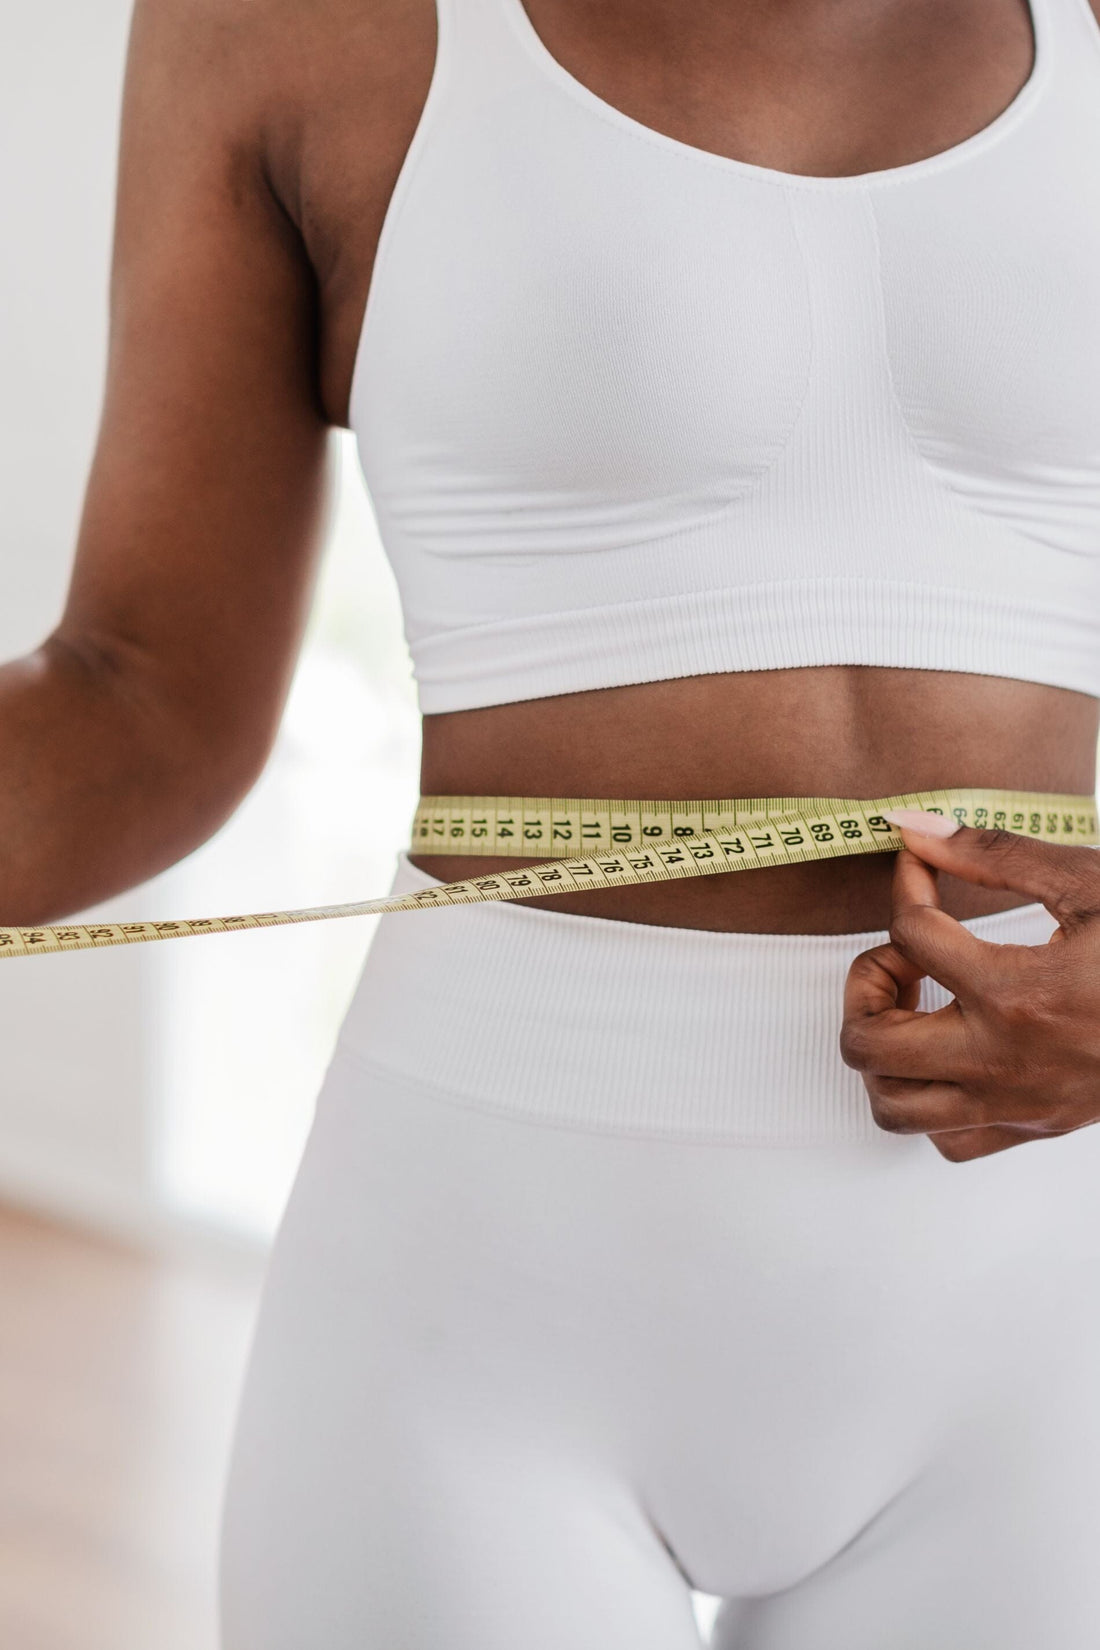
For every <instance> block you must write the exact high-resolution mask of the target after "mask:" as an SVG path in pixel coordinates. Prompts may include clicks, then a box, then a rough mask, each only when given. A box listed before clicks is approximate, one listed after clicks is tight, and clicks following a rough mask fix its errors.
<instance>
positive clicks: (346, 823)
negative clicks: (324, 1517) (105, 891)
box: [0, 0, 419, 1650]
mask: <svg viewBox="0 0 1100 1650" xmlns="http://www.w3.org/2000/svg"><path fill="white" fill-rule="evenodd" d="M128 20H129V0H35V4H34V5H33V6H25V5H16V4H15V0H0V157H2V159H3V163H4V176H5V180H6V184H5V199H4V246H3V258H2V260H0V386H2V393H0V497H2V499H3V512H2V515H0V657H3V658H10V657H12V656H14V655H16V654H19V653H22V652H25V651H26V650H28V649H29V648H32V647H33V646H35V645H36V644H37V643H38V642H39V641H40V640H41V639H42V637H43V636H44V635H45V633H46V632H47V631H48V630H49V628H50V627H51V626H52V624H53V623H54V622H55V620H56V618H57V616H58V613H59V611H60V607H61V603H62V599H63V595H64V590H65V585H66V582H67V577H68V571H69V565H70V561H71V555H72V549H73V544H74V539H75V531H76V525H77V519H78V513H79V509H80V504H81V496H82V491H83V485H84V480H85V476H86V473H87V469H88V464H89V461H90V456H91V448H92V442H93V439H94V434H95V427H96V421H97V416H98V410H99V402H100V396H101V389H102V377H103V369H104V359H105V348H106V286H107V273H108V259H109V243H110V234H111V225H112V212H113V195H114V171H115V153H116V142H117V121H118V109H119V98H120V90H121V77H122V69H123V59H124V53H125V45H126V33H127V28H128ZM334 442H335V443H336V445H337V446H338V448H339V455H338V457H339V462H338V466H337V470H338V478H339V479H338V483H337V487H336V498H335V501H334V509H333V514H332V526H331V533H330V539H329V543H328V546H327V550H326V554H325V561H324V567H323V571H322V576H321V581H320V586H319V589H318V592H317V599H316V603H315V607H314V611H313V615H312V621H311V625H310V629H309V635H308V640H307V642H306V646H305V649H304V651H303V654H302V658H301V663H300V666H299V669H298V672H297V676H296V679H295V682H294V687H293V691H292V694H291V698H290V702H289V705H288V708H287V713H286V716H285V719H284V724H283V729H282V732H281V735H280V738H279V741H278V746H277V748H276V750H275V753H274V756H273V758H272V760H271V762H270V765H269V767H268V769H267V771H266V773H265V775H264V777H263V779H262V780H261V782H260V784H259V785H258V786H257V787H256V789H255V791H254V792H253V793H252V795H251V796H250V797H249V799H248V800H247V802H246V803H245V805H244V806H243V807H242V809H241V810H240V812H239V813H238V814H237V815H236V817H235V818H234V819H233V820H232V821H231V822H230V823H229V824H228V825H227V826H226V827H225V828H224V829H223V830H222V831H221V832H220V833H219V834H218V836H217V837H216V838H214V839H213V840H212V841H211V842H210V843H208V844H207V845H206V846H205V847H203V848H202V849H201V850H200V851H199V852H198V853H196V854H194V855H193V856H192V857H191V858H190V859H188V860H187V861H186V862H185V863H183V864H181V865H180V866H178V867H176V868H174V869H173V870H172V871H171V872H170V873H168V874H167V875H165V876H162V877H159V878H157V879H156V881H155V882H152V883H150V884H148V885H147V886H145V887H143V888H140V889H136V890H134V891H133V892H131V893H130V894H127V895H126V896H125V898H123V899H119V900H118V901H114V902H111V904H110V905H108V906H103V907H99V908H98V909H97V913H96V914H97V915H99V914H103V915H106V914H112V915H115V916H118V915H120V914H123V913H125V914H126V915H132V916H142V917H145V916H154V917H156V916H159V917H165V916H187V915H203V914H212V913H216V912H233V911H248V910H262V909H265V908H271V907H272V906H293V905H304V904H317V903H323V902H325V901H329V900H337V899H351V898H361V897H366V896H367V895H368V894H376V893H381V892H384V891H385V889H386V887H387V886H388V883H389V880H390V876H391V874H392V868H393V856H394V854H395V852H396V850H397V848H398V847H399V846H401V845H402V843H403V841H404V840H405V838H406V833H407V829H408V823H409V820H410V817H411V813H412V808H413V805H414V803H415V799H416V770H417V762H418V756H419V748H418V734H417V722H416V714H415V697H414V693H413V688H412V683H411V676H410V671H409V664H408V659H407V656H406V653H405V649H404V645H403V641H402V635H401V623H400V614H399V610H398V606H397V600H396V594H395V591H394V588H393V584H392V581H391V579H390V576H389V573H388V570H387V568H386V565H385V562H384V560H383V558H382V554H381V551H380V549H379V546H378V542H377V537H376V534H375V531H374V526H373V521H372V518H371V514H370V509H369V506H368V503H367V500H366V498H365V495H364V492H363V487H362V480H361V476H360V472H359V468H358V463H357V460H356V458H355V454H354V451H353V449H351V447H350V446H349V445H348V444H347V441H346V440H345V439H344V438H342V437H334ZM369 937H370V923H369V921H367V920H363V919H354V920H351V921H346V922H333V923H326V924H320V925H310V926H308V927H302V928H297V929H290V930H287V931H283V932H278V933H260V934H240V935H230V936H226V937H224V938H223V939H221V940H216V941H213V942H210V941H203V940H199V941H195V942H192V943H191V944H180V945H178V946H175V947H172V946H163V947H141V948H135V949H134V950H133V951H124V952H116V951H110V952H101V953H85V954H82V955H78V956H68V957H43V958H39V959H36V960H35V961H33V962H30V963H27V964H25V965H23V964H17V965H16V966H14V967H13V968H11V969H10V970H6V971H5V972H4V975H3V977H2V979H0V1642H3V1643H4V1644H9V1645H12V1646H18V1647H19V1650H139V1647H140V1650H214V1645H215V1642H216V1634H215V1625H214V1622H215V1617H214V1556H215V1538H216V1527H217V1509H218V1499H219V1495H220V1484H221V1475H222V1471H223V1465H224V1457H225V1452H226V1449H227V1445H228V1439H229V1434H230V1428H231V1424H232V1416H233V1409H234V1405H235V1402H236V1395H237V1388H238V1384H239V1380H240V1376H241V1370H242V1365H243V1359H244V1356H245V1353H246V1350H247V1344H248V1338H249V1333H250V1329H251V1324H252V1320H253V1315H254V1311H255V1303H256V1297H257V1289H258V1285H259V1281H260V1277H261V1275H262V1266H263V1260H264V1253H265V1248H266V1246H267V1244H268V1241H269V1239H270V1237H271V1234H272V1231H273V1229H274V1227H275V1225H276V1222H277V1220H278V1218H279V1214H280V1211H281V1209H282V1206H283V1203H284V1201H285V1198H286V1195H287V1192H288V1189H289V1185H290V1181H291V1178H292V1176H293V1173H294V1168H295V1164H296V1161H297V1158H298V1156H299V1153H300V1151H301V1148H302V1144H303V1141H304V1137H305V1133H306V1131H307V1129H308V1127H309V1122H310V1116H311V1112H312V1108H313V1103H314V1100H315V1097H316V1094H317V1090H318V1088H319V1085H320V1081H321V1077H322V1074H323V1071H324V1068H325V1064H326V1062H327V1059H328V1056H329V1053H330V1050H331V1047H332V1044H333V1041H334V1038H335V1034H336V1029H337V1026H338V1023H339V1021H340V1018H341V1015H342V1013H343V1010H344V1007H345V1005H346V1003H347V1001H348V999H349V997H350V995H351V992H352V989H353V986H354V983H355V978H356V974H357V971H358V968H359V966H360V963H361V960H362V956H363V953H364V950H365V948H366V945H367V942H368V940H369Z"/></svg>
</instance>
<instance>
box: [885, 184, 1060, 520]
mask: <svg viewBox="0 0 1100 1650" xmlns="http://www.w3.org/2000/svg"><path fill="white" fill-rule="evenodd" d="M864 198H865V200H866V203H867V210H868V215H869V217H870V222H871V231H872V234H873V236H874V243H875V271H874V275H875V293H876V297H877V299H878V333H879V348H880V350H881V354H882V365H883V371H884V373H885V375H886V383H887V387H888V388H889V391H890V402H891V405H892V406H893V409H894V412H895V414H896V417H897V421H898V425H899V428H900V430H901V432H902V434H903V436H904V438H905V443H906V445H907V447H908V448H909V451H910V452H911V453H912V454H913V456H914V458H916V459H917V461H918V463H920V465H921V466H922V468H923V469H924V471H925V473H926V475H927V476H928V478H929V480H930V481H931V482H932V483H933V484H934V486H935V487H936V489H937V491H938V492H939V493H940V494H941V495H942V496H943V497H944V498H945V499H947V500H948V501H949V502H950V504H951V506H952V508H953V509H954V510H956V511H957V512H958V514H959V515H960V516H961V517H962V518H963V519H967V518H973V519H974V520H975V521H980V522H981V523H982V524H983V525H984V526H986V527H988V526H990V525H994V526H996V527H997V529H998V531H1001V532H1003V533H1004V534H1005V535H1006V536H1008V537H1011V538H1012V539H1013V540H1014V541H1015V543H1016V544H1018V545H1019V546H1020V548H1021V549H1022V550H1025V551H1033V550H1034V548H1035V546H1036V545H1037V544H1038V545H1039V546H1040V547H1042V548H1043V549H1046V550H1048V551H1049V550H1052V549H1057V548H1059V547H1058V546H1054V545H1050V544H1047V543H1046V542H1045V541H1044V540H1042V539H1036V538H1035V537H1033V536H1032V535H1031V534H1028V533H1022V532H1021V531H1020V529H1019V528H1018V527H1016V526H1014V525H1013V524H1012V522H1010V521H1008V520H1006V519H1005V518H1004V517H1003V516H998V515H997V514H996V513H995V512H993V511H987V510H981V509H979V508H978V506H977V505H976V504H973V503H972V502H971V501H970V500H969V499H968V498H967V497H966V496H965V494H963V493H962V492H960V490H959V489H958V488H957V487H955V486H953V485H952V483H951V481H950V480H948V478H947V477H946V476H945V475H944V474H943V473H942V471H941V470H940V469H939V468H938V466H937V465H936V464H935V463H934V462H933V461H932V459H930V458H929V456H928V454H927V453H926V452H925V451H924V448H923V447H922V445H921V443H920V440H919V438H918V437H917V434H916V432H915V430H914V429H913V426H912V425H911V424H910V422H909V416H908V414H907V413H906V411H905V407H904V404H903V402H902V399H901V392H900V390H899V389H898V381H897V377H896V375H895V373H894V360H893V356H892V354H891V351H890V343H889V336H888V333H887V330H886V289H885V286H884V283H883V275H882V236H881V235H880V233H879V221H878V213H877V211H876V210H875V203H874V201H873V200H871V199H870V197H869V196H867V197H864Z"/></svg>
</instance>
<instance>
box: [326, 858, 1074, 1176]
mask: <svg viewBox="0 0 1100 1650" xmlns="http://www.w3.org/2000/svg"><path fill="white" fill-rule="evenodd" d="M435 881H436V879H435V878H433V877H430V876H428V875H427V874H426V873H425V872H423V871H421V870H419V869H417V868H416V867H415V866H413V865H412V864H410V862H409V860H408V858H407V856H406V855H404V854H402V855H401V856H400V858H399V861H398V870H397V875H396V878H395V880H394V884H393V892H394V893H404V892H408V891H411V890H414V889H417V888H427V887H430V886H431V885H432V884H433V883H434V882H435ZM965 926H966V927H967V928H968V929H969V930H970V931H971V933H973V934H975V935H977V936H978V938H980V939H984V940H989V941H991V942H994V943H1012V944H1018V945H1041V944H1043V943H1045V941H1046V940H1047V939H1048V938H1049V937H1050V935H1051V933H1052V932H1053V930H1054V927H1055V922H1054V919H1053V917H1051V916H1050V914H1049V913H1048V912H1047V911H1046V910H1045V909H1044V908H1043V906H1041V905H1026V906H1021V907H1019V908H1017V909H1016V910H1013V911H1004V912H998V913H997V914H995V915H993V916H988V917H977V918H972V919H970V920H969V921H967V922H966V924H965ZM886 938H887V935H886V934H885V933H884V932H880V931H872V932H866V933H857V934H725V933H711V932H707V931H703V930H699V929H684V928H663V927H654V926H651V925H648V924H644V923H632V922H617V921H612V920H609V919H607V918H603V917H587V916H575V915H571V914H566V913H562V912H557V911H547V910H544V909H532V908H531V907H529V906H521V905H505V904H491V905H481V906H466V907H457V908H454V909H448V910H437V911H433V913H432V915H431V917H430V918H429V917H427V916H425V917H424V918H423V919H422V920H421V919H419V918H417V917H416V916H412V917H408V916H405V917H400V918H394V917H383V918H382V919H381V920H380V923H379V926H378V931H377V933H376V935H375V938H374V941H373V944H372V946H371V949H370V952H369V954H368V956H367V960H366V963H365V965H364V968H363V972H362V975H361V977H360V981H359V985H358V988H357V990H356V993H355V996H354V998H353V1001H352V1004H351V1007H350V1009H349V1010H348V1014H347V1017H346V1019H345V1021H344V1025H343V1028H342V1030H341V1033H340V1040H339V1044H338V1052H339V1053H340V1054H341V1055H342V1056H346V1055H350V1056H353V1057H354V1058H356V1059H357V1060H359V1061H360V1062H362V1063H364V1064H365V1065H366V1066H367V1067H375V1068H380V1069H382V1070H384V1071H387V1072H395V1073H398V1074H401V1075H403V1076H405V1077H407V1078H410V1079H412V1080H414V1081H415V1082H417V1083H420V1084H423V1085H426V1086H428V1087H429V1088H431V1089H433V1090H436V1091H438V1092H439V1093H440V1094H443V1095H446V1096H448V1097H450V1098H451V1099H453V1100H455V1101H456V1102H458V1103H461V1104H465V1105H470V1106H476V1107H478V1108H481V1109H485V1110H490V1111H493V1112H498V1113H507V1114H512V1115H514V1116H517V1117H524V1118H527V1119H529V1120H531V1121H537V1122H542V1123H550V1124H557V1125H560V1126H565V1127H572V1128H581V1129H595V1130H598V1131H601V1132H612V1133H622V1134H639V1135H656V1136H663V1137H666V1138H670V1139H698V1140H712V1141H724V1142H731V1143H736V1142H745V1143H748V1142H753V1143H769V1142H770V1143H774V1144H777V1145H780V1144H784V1143H789V1144H807V1143H813V1142H816V1141H820V1142H826V1141H852V1142H857V1141H861V1140H872V1139H879V1140H882V1139H883V1138H884V1136H882V1134H881V1132H880V1131H879V1130H878V1128H877V1126H876V1125H875V1123H874V1121H873V1119H872V1117H871V1113H870V1109H869V1105H868V1101H867V1095H866V1091H865V1089H864V1087H863V1082H862V1080H861V1078H860V1077H859V1075H858V1074H857V1073H856V1072H854V1071H851V1070H850V1069H849V1068H848V1067H847V1066H845V1065H844V1063H843V1061H842V1060H841V1058H840V1052H839V1046H838V1035H839V1030H840V1022H841V1006H842V998H843V990H844V981H845V977H846V975H847V971H848V967H849V965H850V963H851V961H852V959H853V958H854V957H855V956H857V955H858V954H859V952H861V951H865V950H867V949H868V948H869V947H871V946H874V945H880V944H882V943H883V942H884V941H885V940H886ZM949 1000H950V999H949V993H947V992H945V991H944V990H943V989H942V988H941V987H940V986H938V985H936V984H935V982H932V981H925V982H924V985H923V987H922V996H921V1007H922V1008H927V1009H931V1008H938V1007H941V1006H943V1004H944V1003H946V1002H947V1001H949Z"/></svg>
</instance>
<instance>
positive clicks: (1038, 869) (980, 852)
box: [886, 808, 1100, 923]
mask: <svg viewBox="0 0 1100 1650" xmlns="http://www.w3.org/2000/svg"><path fill="white" fill-rule="evenodd" d="M886 818H887V819H889V821H890V823H891V824H892V825H896V826H897V827H898V828H899V830H900V831H901V835H902V840H903V841H904V843H905V846H906V847H907V848H908V849H909V850H910V852H911V853H914V854H916V855H917V857H918V858H919V859H922V860H924V862H925V864H927V865H934V866H935V867H936V869H937V870H940V871H947V872H949V873H950V875H951V876H955V877H962V878H964V879H965V881H967V882H973V883H977V884H978V885H979V886H980V887H982V888H1002V889H1008V890H1011V891H1012V892H1013V893H1017V894H1026V895H1028V897H1029V898H1031V899H1034V900H1039V901H1040V902H1041V903H1042V904H1043V905H1045V906H1046V908H1047V910H1048V911H1049V912H1050V913H1051V915H1052V916H1054V917H1057V918H1058V920H1059V922H1063V923H1064V922H1070V923H1072V922H1073V921H1074V920H1075V919H1076V920H1081V919H1083V918H1086V917H1090V916H1093V915H1095V914H1096V913H1097V912H1098V911H1100V855H1098V854H1097V852H1096V850H1095V849H1094V848H1067V847H1064V846H1063V845H1062V844H1061V843H1056V842H1037V841H1035V839H1034V838H1032V837H1027V836H1020V835H1019V834H1018V833H1017V832H1015V831H979V830H975V829H974V828H973V827H972V826H969V825H959V824H957V823H956V821H955V820H953V819H948V818H946V817H945V816H944V815H942V814H928V813H922V812H921V811H920V810H919V809H916V808H897V809H895V810H893V811H892V812H891V813H888V814H887V815H886Z"/></svg>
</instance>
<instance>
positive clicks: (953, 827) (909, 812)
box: [882, 808, 959, 836]
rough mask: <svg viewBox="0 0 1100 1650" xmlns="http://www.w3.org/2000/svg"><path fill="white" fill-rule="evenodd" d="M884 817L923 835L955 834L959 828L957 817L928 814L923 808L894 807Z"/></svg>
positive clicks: (893, 823) (894, 823)
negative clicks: (950, 817)
mask: <svg viewBox="0 0 1100 1650" xmlns="http://www.w3.org/2000/svg"><path fill="white" fill-rule="evenodd" d="M882 817H883V819H888V820H889V821H890V823H891V825H902V826H904V827H905V829H906V830H907V831H917V832H919V833H920V835H921V836H954V835H955V832H956V831H957V830H958V828H959V822H958V820H957V819H949V818H948V817H947V815H946V814H926V813H925V812H924V811H923V809H921V808H892V809H891V810H890V812H889V813H885V814H883V816H882Z"/></svg>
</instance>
